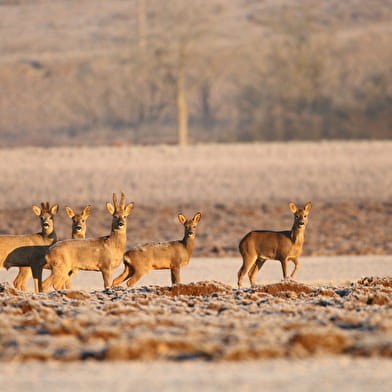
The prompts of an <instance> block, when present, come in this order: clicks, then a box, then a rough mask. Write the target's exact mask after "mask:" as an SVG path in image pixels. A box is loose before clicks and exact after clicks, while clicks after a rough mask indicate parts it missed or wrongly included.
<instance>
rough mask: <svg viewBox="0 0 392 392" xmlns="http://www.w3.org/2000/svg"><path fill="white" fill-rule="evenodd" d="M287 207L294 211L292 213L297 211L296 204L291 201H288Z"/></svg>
mask: <svg viewBox="0 0 392 392" xmlns="http://www.w3.org/2000/svg"><path fill="white" fill-rule="evenodd" d="M289 207H290V210H291V212H294V214H295V213H296V212H297V211H298V208H297V206H296V205H295V204H294V203H292V202H290V203H289Z"/></svg>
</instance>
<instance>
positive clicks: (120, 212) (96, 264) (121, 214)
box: [42, 192, 134, 291]
mask: <svg viewBox="0 0 392 392" xmlns="http://www.w3.org/2000/svg"><path fill="white" fill-rule="evenodd" d="M113 203H114V205H113V204H111V203H106V208H107V210H108V212H109V213H110V214H111V215H112V216H113V218H112V229H111V232H110V235H108V236H105V237H99V238H93V239H91V238H89V239H84V240H83V239H82V240H78V239H72V240H65V241H59V242H57V243H56V244H55V245H54V246H52V247H50V249H49V251H48V253H47V255H46V262H47V264H48V266H49V268H50V269H51V270H52V273H51V275H50V276H49V277H48V279H46V280H45V281H44V282H43V284H42V286H43V291H47V290H48V289H49V287H50V286H51V285H53V287H54V288H55V289H56V290H59V289H61V288H62V287H63V286H64V284H65V282H66V281H67V279H68V277H69V276H70V274H72V273H76V272H77V271H79V270H86V271H101V273H102V276H103V280H104V286H105V288H107V287H110V281H111V277H112V271H113V270H114V269H115V268H117V267H118V266H119V264H120V263H121V260H122V257H123V253H124V250H125V246H126V242H127V224H126V223H127V217H128V215H129V214H130V213H131V211H132V209H133V206H134V203H129V204H128V205H127V206H125V195H124V193H123V192H121V201H120V202H118V201H117V196H116V194H115V193H113Z"/></svg>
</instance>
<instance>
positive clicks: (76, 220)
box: [14, 205, 91, 290]
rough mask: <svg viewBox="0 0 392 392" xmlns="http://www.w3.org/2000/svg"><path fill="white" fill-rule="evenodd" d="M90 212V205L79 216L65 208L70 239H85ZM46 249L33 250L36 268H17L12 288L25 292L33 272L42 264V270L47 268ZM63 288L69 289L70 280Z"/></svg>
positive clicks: (70, 209)
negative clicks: (69, 222) (69, 223)
mask: <svg viewBox="0 0 392 392" xmlns="http://www.w3.org/2000/svg"><path fill="white" fill-rule="evenodd" d="M90 211H91V206H90V205H88V206H87V207H85V208H84V210H83V211H82V212H81V213H80V214H75V213H74V212H73V210H72V208H71V207H65V212H66V213H67V215H68V216H69V217H70V218H71V219H72V238H79V239H81V238H85V236H86V230H87V223H86V221H87V218H88V216H89V215H90ZM48 249H49V246H47V247H45V248H42V249H41V250H39V249H35V252H38V254H36V257H35V258H34V263H35V264H36V265H37V266H38V267H36V266H31V268H26V267H22V268H19V272H18V275H17V276H16V278H15V280H14V286H15V287H16V288H17V289H18V290H27V281H28V279H29V278H30V276H31V274H32V273H33V272H34V271H33V270H34V269H37V268H39V267H42V265H43V264H44V266H43V268H48V266H47V265H46V262H45V259H44V258H45V254H46V252H47V250H48ZM37 274H38V275H39V274H40V272H37V273H35V275H37ZM65 287H66V288H68V289H69V288H71V280H70V279H68V280H67V281H66V282H65Z"/></svg>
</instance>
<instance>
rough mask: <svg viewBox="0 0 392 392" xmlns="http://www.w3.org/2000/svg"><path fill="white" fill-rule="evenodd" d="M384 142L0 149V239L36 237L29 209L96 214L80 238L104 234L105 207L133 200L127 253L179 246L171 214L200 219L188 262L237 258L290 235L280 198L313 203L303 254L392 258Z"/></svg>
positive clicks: (391, 158)
mask: <svg viewBox="0 0 392 392" xmlns="http://www.w3.org/2000/svg"><path fill="white" fill-rule="evenodd" d="M391 152H392V142H389V141H388V142H387V141H384V142H381V141H380V142H320V143H317V142H316V143H300V142H295V143H271V144H231V145H222V144H221V145H216V144H210V145H195V146H188V147H184V148H180V147H176V146H145V147H142V146H139V147H136V146H135V147H96V148H88V147H83V148H65V147H63V148H60V147H59V148H49V149H47V148H16V149H8V150H6V149H2V150H0V157H1V163H0V170H1V174H2V177H1V189H2V192H1V193H0V233H1V234H23V233H28V232H31V231H35V230H38V228H39V222H38V220H37V218H36V216H35V215H34V214H33V213H32V211H31V205H32V204H33V203H40V202H41V201H46V200H49V201H50V202H52V203H59V204H60V206H61V209H60V213H59V215H58V216H57V217H56V227H57V231H58V237H59V238H68V237H69V236H70V231H71V229H70V219H69V218H68V217H66V215H65V213H64V209H63V207H64V206H65V205H70V206H71V207H73V208H81V207H84V206H85V205H87V204H92V205H93V211H92V214H91V217H90V218H89V220H88V229H87V235H88V236H97V235H105V234H107V233H108V231H109V229H110V216H109V215H108V213H107V212H106V209H105V207H104V206H105V202H106V201H110V200H111V195H112V192H118V191H119V190H121V189H123V190H124V191H125V193H126V195H127V198H128V199H129V200H132V201H134V202H135V209H134V211H133V212H132V214H131V216H130V218H129V223H128V227H129V228H128V245H129V246H131V245H134V244H138V243H143V242H149V241H164V240H169V239H176V238H180V237H181V236H182V235H183V231H182V227H181V225H180V224H179V223H178V221H177V213H178V212H183V213H184V214H185V215H186V216H190V215H193V214H194V213H195V212H197V211H201V213H202V215H203V216H202V219H201V222H200V225H199V234H198V238H197V240H196V251H195V255H196V256H236V255H237V244H238V241H239V240H240V239H241V238H242V237H243V235H244V234H245V233H247V232H248V231H250V230H252V229H271V230H283V229H289V228H290V227H291V225H292V216H291V215H292V214H291V212H290V210H289V208H288V206H287V203H288V202H289V201H294V202H296V203H298V204H302V203H306V202H307V201H309V200H311V201H312V202H313V209H312V211H311V213H310V223H309V226H308V229H307V232H306V241H305V247H304V254H305V255H314V256H316V255H336V254H391V253H392V248H391V247H392V241H391V239H392V226H391V224H390V219H391V215H392V203H391V200H392V176H391V175H390V170H389V168H390V167H391V166H392V153H391Z"/></svg>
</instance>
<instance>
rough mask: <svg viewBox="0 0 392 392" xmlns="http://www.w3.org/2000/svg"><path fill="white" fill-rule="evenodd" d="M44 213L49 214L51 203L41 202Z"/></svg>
mask: <svg viewBox="0 0 392 392" xmlns="http://www.w3.org/2000/svg"><path fill="white" fill-rule="evenodd" d="M41 207H42V211H45V212H49V210H50V203H49V202H48V201H47V202H46V203H44V202H41Z"/></svg>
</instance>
